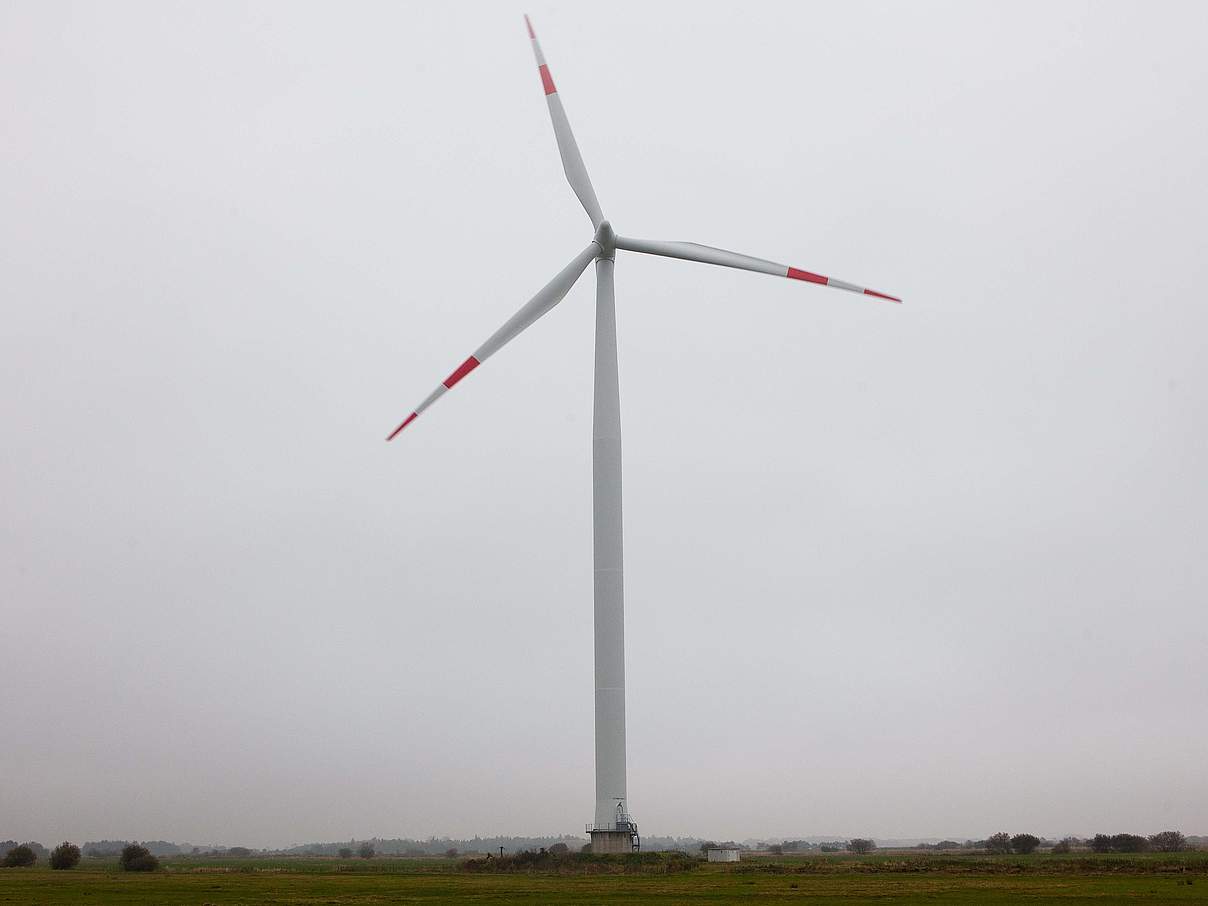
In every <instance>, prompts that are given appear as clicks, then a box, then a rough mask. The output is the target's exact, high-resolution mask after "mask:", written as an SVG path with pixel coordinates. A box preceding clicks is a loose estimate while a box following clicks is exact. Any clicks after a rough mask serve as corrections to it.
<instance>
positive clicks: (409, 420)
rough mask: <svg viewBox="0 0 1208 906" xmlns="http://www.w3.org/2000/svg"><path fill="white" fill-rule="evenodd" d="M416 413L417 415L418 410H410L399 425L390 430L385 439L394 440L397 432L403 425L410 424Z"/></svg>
mask: <svg viewBox="0 0 1208 906" xmlns="http://www.w3.org/2000/svg"><path fill="white" fill-rule="evenodd" d="M417 415H419V413H418V412H412V413H411V414H410V415H408V416H407V417H406V418H405V419H403V423H402V424H401V425H399V426H398V427H397V428H395V429H394V430H393V431H391V432H390V436H389V437H387V438H386V440H394V439H395V438H396V437H398V433H399V432H400V431H402V430H403V429H404V428H405V427H407V426H408V425H409V424H411V423H412V422H413V421H415V417H416V416H417Z"/></svg>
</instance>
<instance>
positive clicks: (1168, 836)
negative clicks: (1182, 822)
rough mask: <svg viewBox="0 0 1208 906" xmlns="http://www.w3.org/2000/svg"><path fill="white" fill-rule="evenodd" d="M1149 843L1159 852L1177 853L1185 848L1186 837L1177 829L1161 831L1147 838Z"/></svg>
mask: <svg viewBox="0 0 1208 906" xmlns="http://www.w3.org/2000/svg"><path fill="white" fill-rule="evenodd" d="M1149 845H1150V846H1152V847H1153V848H1154V849H1156V850H1157V851H1158V852H1160V853H1178V852H1182V851H1183V850H1185V849H1186V848H1187V838H1186V837H1184V836H1183V834H1182V833H1181V832H1180V831H1177V830H1168V831H1162V832H1161V833H1160V834H1154V835H1153V836H1152V837H1150V838H1149Z"/></svg>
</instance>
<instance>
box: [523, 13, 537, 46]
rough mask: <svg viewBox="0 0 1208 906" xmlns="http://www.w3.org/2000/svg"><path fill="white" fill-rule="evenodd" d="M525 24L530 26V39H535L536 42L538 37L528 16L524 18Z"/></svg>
mask: <svg viewBox="0 0 1208 906" xmlns="http://www.w3.org/2000/svg"><path fill="white" fill-rule="evenodd" d="M524 24H525V25H527V26H528V30H529V37H530V38H532V39H534V40H536V38H537V35H536V34H535V33H534V32H533V23H532V22H530V21H529V17H528V16H525V17H524Z"/></svg>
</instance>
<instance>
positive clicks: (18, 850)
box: [3, 843, 38, 868]
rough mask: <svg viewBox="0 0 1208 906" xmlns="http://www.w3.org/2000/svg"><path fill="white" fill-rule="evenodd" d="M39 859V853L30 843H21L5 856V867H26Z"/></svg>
mask: <svg viewBox="0 0 1208 906" xmlns="http://www.w3.org/2000/svg"><path fill="white" fill-rule="evenodd" d="M37 861H38V854H37V853H35V852H34V850H33V847H32V846H30V845H29V844H28V843H20V844H18V845H16V846H14V847H13V848H12V849H10V850H9V851H8V852H7V853H5V856H4V863H3V864H4V867H5V868H25V867H26V866H29V865H33V864H34V863H35V862H37Z"/></svg>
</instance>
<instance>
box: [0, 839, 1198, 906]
mask: <svg viewBox="0 0 1208 906" xmlns="http://www.w3.org/2000/svg"><path fill="white" fill-rule="evenodd" d="M500 866H501V863H498V862H495V864H490V863H484V862H477V863H475V864H473V865H470V866H467V865H466V862H465V860H464V859H444V858H425V859H419V858H391V857H380V856H379V857H378V858H375V859H371V860H361V859H347V860H342V859H336V858H320V857H281V858H260V859H258V858H250V859H219V858H208V857H178V858H169V859H165V860H163V863H162V866H161V870H159V871H155V872H146V873H137V872H121V871H118V869H117V866H116V864H115V863H113V862H108V861H102V860H94V859H85V860H84V861H83V862H81V863H80V865H79V866H78V867H77V868H75V869H72V870H70V871H51V870H50V869H49V868H47V867H46V866H45V865H37V866H34V867H32V868H6V869H0V904H13V906H17V904H20V906H67V904H71V906H79V904H88V906H105V904H123V906H136V904H137V906H152V904H154V906H176V904H189V906H207V904H209V906H255V904H274V906H290V904H298V906H302V904H305V906H315V904H327V906H343V904H348V906H353V904H356V906H366V904H379V903H380V904H388V903H423V902H433V903H522V904H523V903H534V904H535V903H542V904H562V903H566V904H570V903H576V904H578V903H611V902H617V903H620V902H627V903H695V902H700V903H752V902H765V901H776V902H791V901H805V902H809V903H812V904H826V903H845V904H849V903H884V902H886V901H890V902H894V903H923V902H928V903H934V902H949V903H968V902H976V903H987V904H993V903H1000V902H1008V901H1015V900H1020V899H1024V900H1027V901H1029V902H1031V903H1074V902H1078V903H1123V902H1128V903H1136V902H1154V903H1167V902H1184V901H1185V902H1208V852H1190V853H1179V854H1159V853H1151V854H1143V855H1089V854H1087V855H1080V854H1075V855H1071V856H1054V855H1048V854H1039V855H1033V856H994V857H989V856H984V855H919V854H917V853H908V852H900V853H893V852H889V853H878V854H876V855H870V856H817V855H811V856H754V857H751V858H744V860H743V861H742V862H739V863H737V864H725V865H720V864H713V865H710V864H707V863H704V862H700V861H699V860H696V859H691V860H675V859H671V860H668V859H664V858H663V857H661V856H657V855H652V854H645V853H644V854H641V858H640V859H639V858H629V857H624V856H621V857H578V856H571V857H568V858H566V859H564V860H560V861H559V862H558V863H557V864H556V865H554V866H553V867H549V866H546V867H538V868H534V867H531V866H516V865H508V863H506V862H505V863H502V866H503V868H504V870H502V871H500V870H499V868H500Z"/></svg>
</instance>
